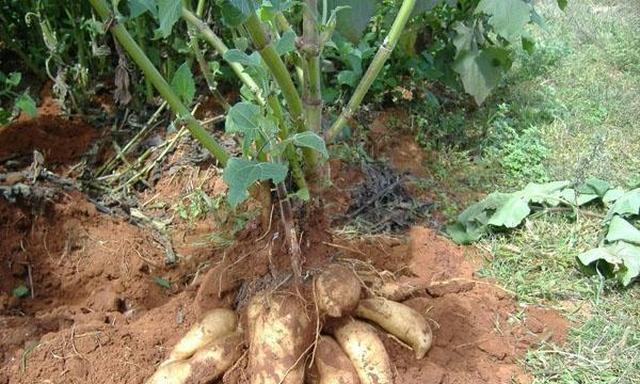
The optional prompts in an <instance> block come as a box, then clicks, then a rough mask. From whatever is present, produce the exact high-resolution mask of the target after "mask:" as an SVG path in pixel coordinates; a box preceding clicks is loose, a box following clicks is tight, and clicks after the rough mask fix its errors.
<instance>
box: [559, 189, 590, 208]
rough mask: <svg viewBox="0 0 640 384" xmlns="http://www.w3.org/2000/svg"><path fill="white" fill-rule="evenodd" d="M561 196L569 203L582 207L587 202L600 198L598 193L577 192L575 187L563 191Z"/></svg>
mask: <svg viewBox="0 0 640 384" xmlns="http://www.w3.org/2000/svg"><path fill="white" fill-rule="evenodd" d="M560 197H562V199H563V200H564V201H566V202H567V203H569V204H571V205H575V206H576V207H581V206H583V205H585V204H587V203H590V202H592V201H594V200H597V199H598V195H596V194H589V193H577V192H576V190H575V189H573V188H567V189H565V190H563V191H562V193H561V194H560Z"/></svg>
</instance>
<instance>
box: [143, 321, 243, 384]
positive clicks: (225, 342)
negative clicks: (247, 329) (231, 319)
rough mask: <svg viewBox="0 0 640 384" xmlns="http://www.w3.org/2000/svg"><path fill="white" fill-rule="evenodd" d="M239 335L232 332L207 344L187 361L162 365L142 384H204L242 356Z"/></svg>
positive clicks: (239, 333)
mask: <svg viewBox="0 0 640 384" xmlns="http://www.w3.org/2000/svg"><path fill="white" fill-rule="evenodd" d="M242 341H243V335H242V333H241V332H235V333H232V334H230V335H227V336H223V337H222V338H220V339H218V340H215V341H213V342H212V343H210V344H207V345H206V346H204V347H203V348H201V349H199V350H198V351H197V352H196V353H195V354H194V355H193V356H192V357H191V358H190V359H189V360H179V361H169V362H165V363H163V364H162V365H161V366H160V368H158V370H157V371H156V372H155V373H154V374H153V376H151V377H150V378H149V379H148V380H147V381H146V384H186V383H189V384H206V383H208V382H210V381H212V380H215V379H217V378H218V377H220V376H221V375H222V374H223V373H225V372H226V371H227V369H229V368H230V367H231V366H232V365H233V364H234V363H235V362H236V360H238V358H239V357H240V355H241V354H242V348H241V346H242Z"/></svg>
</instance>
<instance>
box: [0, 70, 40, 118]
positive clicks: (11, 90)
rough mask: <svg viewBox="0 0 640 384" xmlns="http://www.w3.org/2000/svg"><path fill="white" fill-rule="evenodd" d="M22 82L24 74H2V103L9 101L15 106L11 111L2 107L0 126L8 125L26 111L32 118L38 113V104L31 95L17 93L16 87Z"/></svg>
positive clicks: (24, 92)
mask: <svg viewBox="0 0 640 384" xmlns="http://www.w3.org/2000/svg"><path fill="white" fill-rule="evenodd" d="M21 81H22V74H21V73H20V72H12V73H10V74H9V76H6V75H5V74H4V73H2V72H0V101H5V100H9V101H11V102H12V104H13V105H12V107H11V108H10V110H5V109H4V108H2V105H0V124H6V123H8V122H9V121H10V120H11V119H12V117H13V116H14V115H16V114H17V113H19V112H20V111H24V112H25V113H26V114H27V115H29V116H31V117H33V116H35V115H36V113H37V111H36V102H35V101H34V100H33V99H32V98H31V96H29V93H28V92H27V91H23V92H17V91H16V87H18V85H19V84H20V82H21Z"/></svg>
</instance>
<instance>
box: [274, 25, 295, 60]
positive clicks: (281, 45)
mask: <svg viewBox="0 0 640 384" xmlns="http://www.w3.org/2000/svg"><path fill="white" fill-rule="evenodd" d="M295 50H296V33H295V32H293V31H291V30H289V31H286V32H285V33H284V34H282V37H281V38H280V39H279V40H278V41H277V42H276V51H277V52H278V54H279V55H280V56H282V55H286V54H287V53H289V52H293V51H295Z"/></svg>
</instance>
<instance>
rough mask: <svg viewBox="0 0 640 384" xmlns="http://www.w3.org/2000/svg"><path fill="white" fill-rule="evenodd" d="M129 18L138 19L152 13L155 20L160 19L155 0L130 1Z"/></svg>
mask: <svg viewBox="0 0 640 384" xmlns="http://www.w3.org/2000/svg"><path fill="white" fill-rule="evenodd" d="M128 5H129V17H131V18H136V17H138V16H140V15H142V14H144V13H145V12H147V11H148V12H150V13H151V15H152V16H153V17H154V18H157V17H158V7H157V6H156V2H155V0H129V2H128Z"/></svg>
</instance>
